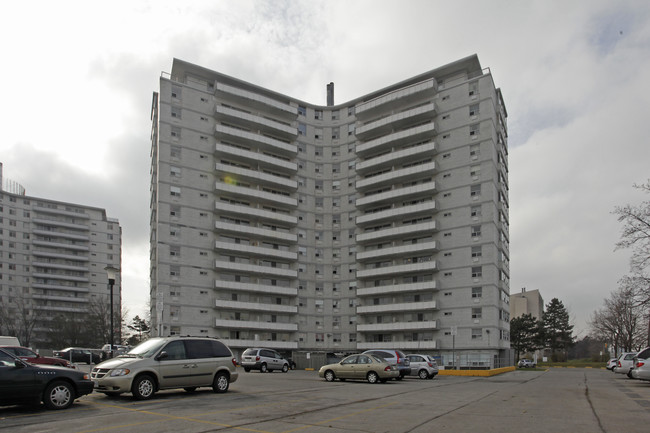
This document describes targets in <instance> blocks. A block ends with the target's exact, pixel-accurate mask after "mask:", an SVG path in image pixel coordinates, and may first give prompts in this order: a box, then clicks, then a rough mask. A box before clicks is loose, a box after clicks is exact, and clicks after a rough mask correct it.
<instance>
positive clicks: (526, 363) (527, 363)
mask: <svg viewBox="0 0 650 433" xmlns="http://www.w3.org/2000/svg"><path fill="white" fill-rule="evenodd" d="M517 366H518V367H519V368H535V367H536V364H535V363H534V362H533V361H532V360H531V359H526V358H524V359H520V360H519V363H518V364H517Z"/></svg>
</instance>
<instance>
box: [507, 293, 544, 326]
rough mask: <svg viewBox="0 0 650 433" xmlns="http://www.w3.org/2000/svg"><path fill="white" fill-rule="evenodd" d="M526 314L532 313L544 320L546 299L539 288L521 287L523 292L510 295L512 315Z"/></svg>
mask: <svg viewBox="0 0 650 433" xmlns="http://www.w3.org/2000/svg"><path fill="white" fill-rule="evenodd" d="M524 314H530V315H531V316H533V318H535V319H537V320H542V317H543V316H544V299H542V295H541V294H540V293H539V290H526V288H525V287H524V288H522V289H521V293H513V294H512V295H510V317H511V318H513V319H514V318H515V317H520V316H523V315H524Z"/></svg>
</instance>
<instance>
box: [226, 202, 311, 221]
mask: <svg viewBox="0 0 650 433" xmlns="http://www.w3.org/2000/svg"><path fill="white" fill-rule="evenodd" d="M214 208H215V210H216V211H217V212H219V213H220V214H235V215H241V216H245V217H246V219H248V220H252V219H258V220H268V221H277V222H281V223H286V224H290V225H295V224H298V217H296V216H293V215H289V214H285V213H280V212H272V211H270V210H265V209H258V208H255V207H250V206H241V205H235V204H230V203H225V202H222V201H217V202H216V203H215V205H214Z"/></svg>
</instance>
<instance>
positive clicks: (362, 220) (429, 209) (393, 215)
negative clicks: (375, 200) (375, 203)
mask: <svg viewBox="0 0 650 433" xmlns="http://www.w3.org/2000/svg"><path fill="white" fill-rule="evenodd" d="M436 209H437V205H436V202H435V200H431V201H428V202H424V203H418V204H413V205H410V206H402V207H396V208H392V209H386V210H382V211H379V212H374V213H368V214H365V215H360V216H358V217H357V225H359V226H364V225H369V224H377V223H380V222H382V221H390V220H401V219H403V217H405V216H406V215H413V216H417V215H421V214H431V213H433V212H435V211H436Z"/></svg>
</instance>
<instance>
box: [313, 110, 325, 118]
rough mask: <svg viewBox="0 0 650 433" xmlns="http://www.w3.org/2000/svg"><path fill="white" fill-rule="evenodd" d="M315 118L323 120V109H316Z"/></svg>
mask: <svg viewBox="0 0 650 433" xmlns="http://www.w3.org/2000/svg"><path fill="white" fill-rule="evenodd" d="M314 119H316V120H323V110H314Z"/></svg>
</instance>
